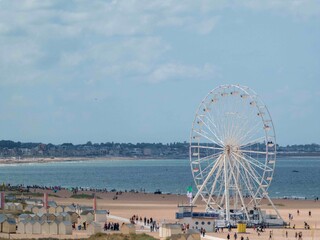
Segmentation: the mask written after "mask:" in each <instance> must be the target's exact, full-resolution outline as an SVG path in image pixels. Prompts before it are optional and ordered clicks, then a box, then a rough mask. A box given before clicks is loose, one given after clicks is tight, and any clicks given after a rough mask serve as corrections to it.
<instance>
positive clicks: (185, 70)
mask: <svg viewBox="0 0 320 240" xmlns="http://www.w3.org/2000/svg"><path fill="white" fill-rule="evenodd" d="M214 76H215V67H214V66H211V65H209V64H205V65H203V66H201V67H197V66H190V65H182V64H179V63H168V64H163V65H160V66H158V67H156V68H155V69H154V70H153V71H152V72H151V73H150V74H149V76H147V79H148V81H150V82H152V83H158V82H163V81H168V80H188V79H195V80H203V79H208V78H213V77H214Z"/></svg>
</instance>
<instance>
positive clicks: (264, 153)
mask: <svg viewBox="0 0 320 240" xmlns="http://www.w3.org/2000/svg"><path fill="white" fill-rule="evenodd" d="M239 152H241V153H253V154H262V155H274V154H275V153H274V152H269V151H268V152H264V151H255V150H244V149H240V150H239Z"/></svg>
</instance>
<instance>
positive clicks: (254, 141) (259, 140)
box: [240, 136, 266, 148]
mask: <svg viewBox="0 0 320 240" xmlns="http://www.w3.org/2000/svg"><path fill="white" fill-rule="evenodd" d="M264 140H266V137H265V136H263V137H259V138H256V139H254V140H251V141H249V142H246V143H244V144H242V145H240V148H246V147H250V146H252V145H254V144H258V143H262V142H263V141H264Z"/></svg>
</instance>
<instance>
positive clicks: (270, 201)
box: [263, 189, 283, 221]
mask: <svg viewBox="0 0 320 240" xmlns="http://www.w3.org/2000/svg"><path fill="white" fill-rule="evenodd" d="M263 192H264V195H265V196H266V198H267V199H268V201H269V203H270V204H271V206H272V207H273V209H274V210H275V211H276V213H277V215H278V217H279V218H280V219H281V220H282V221H283V219H282V217H281V215H280V213H279V211H278V209H277V208H276V206H275V205H274V204H273V202H272V200H271V199H270V197H269V195H268V193H267V192H266V191H265V190H264V189H263Z"/></svg>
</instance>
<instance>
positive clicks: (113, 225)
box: [103, 222, 120, 231]
mask: <svg viewBox="0 0 320 240" xmlns="http://www.w3.org/2000/svg"><path fill="white" fill-rule="evenodd" d="M103 230H104V231H108V230H111V231H119V230H120V225H119V223H113V222H108V223H107V222H105V223H104V226H103Z"/></svg>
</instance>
